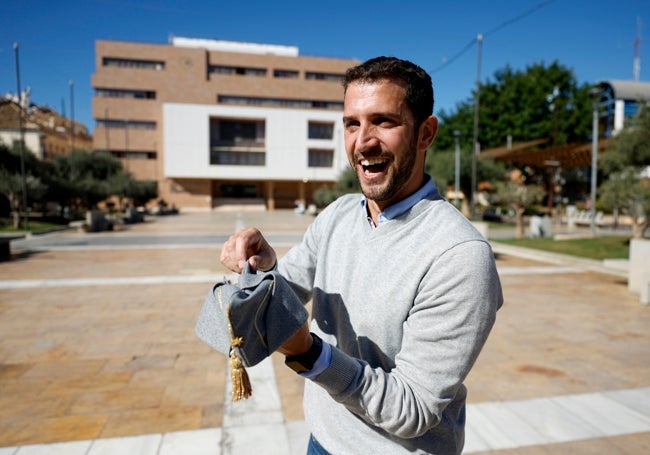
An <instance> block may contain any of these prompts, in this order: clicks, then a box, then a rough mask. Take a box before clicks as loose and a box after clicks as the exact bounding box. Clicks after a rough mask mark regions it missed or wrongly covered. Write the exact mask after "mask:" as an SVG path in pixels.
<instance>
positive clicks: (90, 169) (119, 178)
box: [51, 150, 136, 209]
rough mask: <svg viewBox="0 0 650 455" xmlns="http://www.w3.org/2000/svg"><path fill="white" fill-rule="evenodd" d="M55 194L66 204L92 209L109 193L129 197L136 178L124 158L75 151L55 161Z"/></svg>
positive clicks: (53, 179)
mask: <svg viewBox="0 0 650 455" xmlns="http://www.w3.org/2000/svg"><path fill="white" fill-rule="evenodd" d="M52 174H53V175H52V178H51V186H52V188H53V196H55V197H56V199H58V200H59V201H60V203H61V204H62V205H68V204H70V205H72V206H75V205H77V204H78V205H80V206H81V208H84V209H92V208H94V207H95V206H96V205H97V204H98V203H99V202H101V201H103V200H105V199H106V198H108V197H109V196H113V195H116V196H120V197H126V196H127V193H128V191H129V188H130V187H135V186H136V184H135V183H134V181H133V179H132V178H131V177H130V176H129V175H128V174H126V173H125V172H124V170H123V168H122V164H121V163H120V161H119V160H118V159H117V158H115V157H114V156H112V155H111V154H110V153H107V152H96V153H90V152H87V151H84V150H74V151H72V153H70V154H69V155H65V156H59V157H57V158H56V159H55V161H54V163H53V170H52Z"/></svg>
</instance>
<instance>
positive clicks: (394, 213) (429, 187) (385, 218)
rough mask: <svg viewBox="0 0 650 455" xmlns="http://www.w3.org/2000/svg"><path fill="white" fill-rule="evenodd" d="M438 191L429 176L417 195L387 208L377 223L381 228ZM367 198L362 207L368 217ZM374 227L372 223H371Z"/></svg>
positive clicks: (362, 200) (414, 194)
mask: <svg viewBox="0 0 650 455" xmlns="http://www.w3.org/2000/svg"><path fill="white" fill-rule="evenodd" d="M436 191H437V189H436V184H435V183H434V182H433V179H432V178H431V176H430V175H427V180H426V181H425V182H424V184H423V185H422V186H421V187H420V189H419V190H417V191H416V192H415V193H413V194H411V195H410V196H408V197H407V198H405V199H402V200H401V201H399V202H396V203H395V204H393V205H390V206H388V207H386V208H385V209H384V210H383V211H381V212H379V215H378V216H377V222H378V223H379V225H380V226H381V225H382V224H384V223H387V222H389V221H391V220H393V219H395V218H397V217H399V216H402V215H403V214H405V213H406V212H408V211H409V210H411V209H412V208H413V206H414V205H415V204H417V203H418V202H420V201H421V200H422V199H425V198H427V197H429V196H431V195H432V194H434V193H435V192H436ZM367 202H368V201H367V200H366V197H365V196H363V197H362V198H361V207H362V208H363V213H364V215H366V216H368V211H367V208H366V205H367ZM370 224H371V225H373V223H372V221H371V223H370Z"/></svg>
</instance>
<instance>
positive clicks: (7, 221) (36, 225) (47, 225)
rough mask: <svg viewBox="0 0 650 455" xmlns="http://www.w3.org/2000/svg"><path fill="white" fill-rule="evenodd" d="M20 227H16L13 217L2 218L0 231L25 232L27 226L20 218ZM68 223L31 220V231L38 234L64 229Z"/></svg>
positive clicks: (3, 232) (6, 232) (5, 232)
mask: <svg viewBox="0 0 650 455" xmlns="http://www.w3.org/2000/svg"><path fill="white" fill-rule="evenodd" d="M20 221H21V224H20V228H18V229H15V228H14V225H13V219H11V218H0V233H1V234H24V233H25V227H24V226H23V224H22V222H23V220H20ZM66 226H67V224H61V223H53V222H50V221H40V220H34V219H30V220H29V232H32V233H34V234H38V233H41V232H47V231H51V230H53V229H62V228H65V227H66Z"/></svg>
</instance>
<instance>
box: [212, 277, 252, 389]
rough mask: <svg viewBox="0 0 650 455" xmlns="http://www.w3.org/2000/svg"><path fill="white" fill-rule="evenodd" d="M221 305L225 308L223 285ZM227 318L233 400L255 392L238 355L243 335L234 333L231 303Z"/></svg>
mask: <svg viewBox="0 0 650 455" xmlns="http://www.w3.org/2000/svg"><path fill="white" fill-rule="evenodd" d="M217 296H218V298H219V306H220V307H222V308H223V302H222V299H221V286H219V289H218V291H217ZM226 319H227V320H228V331H229V332H230V380H231V381H232V401H240V400H245V399H247V398H248V397H250V396H251V395H252V394H253V387H252V386H251V381H250V379H249V377H248V372H247V371H246V368H244V363H243V362H242V360H241V358H240V357H239V356H238V355H237V352H236V351H235V347H240V346H242V345H243V344H244V339H243V338H242V337H236V336H235V334H234V333H233V329H232V323H231V322H230V305H227V306H226Z"/></svg>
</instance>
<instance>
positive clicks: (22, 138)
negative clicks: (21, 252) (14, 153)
mask: <svg viewBox="0 0 650 455" xmlns="http://www.w3.org/2000/svg"><path fill="white" fill-rule="evenodd" d="M14 56H15V59H16V88H17V90H18V129H19V131H20V174H21V177H22V189H23V211H24V216H25V231H29V214H28V212H27V179H26V176H25V129H24V128H23V104H22V99H23V94H22V93H21V91H20V60H19V58H18V43H14Z"/></svg>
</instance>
